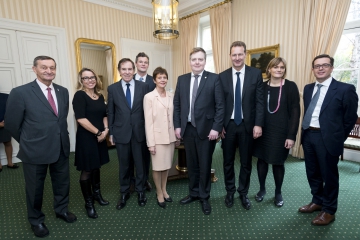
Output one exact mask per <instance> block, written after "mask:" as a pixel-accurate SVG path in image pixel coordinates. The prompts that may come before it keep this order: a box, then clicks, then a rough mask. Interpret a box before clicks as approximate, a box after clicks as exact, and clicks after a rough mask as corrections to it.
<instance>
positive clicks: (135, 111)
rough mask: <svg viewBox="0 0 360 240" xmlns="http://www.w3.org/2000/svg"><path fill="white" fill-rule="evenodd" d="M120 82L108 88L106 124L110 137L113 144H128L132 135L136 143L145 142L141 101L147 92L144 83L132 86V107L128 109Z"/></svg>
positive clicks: (136, 83) (137, 82)
mask: <svg viewBox="0 0 360 240" xmlns="http://www.w3.org/2000/svg"><path fill="white" fill-rule="evenodd" d="M121 81H123V80H120V81H119V82H116V83H114V84H112V85H110V86H109V87H108V122H109V130H110V135H112V136H113V139H114V142H115V143H122V144H126V143H129V142H130V139H131V137H132V134H134V137H135V139H136V140H137V141H138V142H142V141H145V140H146V138H145V119H144V110H143V99H144V96H145V94H147V93H148V92H149V86H148V85H147V84H146V83H143V82H140V81H136V80H134V82H135V85H134V95H133V98H134V99H133V106H132V108H131V109H130V107H129V106H128V104H126V98H125V94H124V91H123V88H122V86H121Z"/></svg>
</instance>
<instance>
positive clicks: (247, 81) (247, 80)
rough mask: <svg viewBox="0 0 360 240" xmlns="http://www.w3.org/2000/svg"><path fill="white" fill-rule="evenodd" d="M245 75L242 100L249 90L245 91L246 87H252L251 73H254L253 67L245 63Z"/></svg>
mask: <svg viewBox="0 0 360 240" xmlns="http://www.w3.org/2000/svg"><path fill="white" fill-rule="evenodd" d="M244 75H245V76H244V84H243V87H242V89H241V100H243V99H244V98H245V95H246V93H247V91H246V90H245V91H244V89H249V88H250V85H251V79H252V78H251V75H252V72H251V68H249V67H248V66H246V65H245V73H244ZM231 79H232V78H231ZM242 102H243V101H242Z"/></svg>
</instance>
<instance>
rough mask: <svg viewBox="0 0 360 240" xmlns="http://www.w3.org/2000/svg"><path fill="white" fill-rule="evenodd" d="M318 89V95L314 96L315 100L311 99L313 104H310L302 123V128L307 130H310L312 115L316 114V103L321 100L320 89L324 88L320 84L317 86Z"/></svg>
mask: <svg viewBox="0 0 360 240" xmlns="http://www.w3.org/2000/svg"><path fill="white" fill-rule="evenodd" d="M316 86H317V87H318V89H317V90H316V93H315V95H314V96H313V98H312V99H311V102H310V104H309V107H308V109H307V110H306V113H305V116H304V119H303V122H302V125H301V126H302V128H303V129H304V130H305V129H308V128H309V127H310V121H311V117H312V114H313V112H314V109H315V107H316V103H317V101H318V100H319V96H320V88H321V87H322V86H323V85H321V84H318V85H316Z"/></svg>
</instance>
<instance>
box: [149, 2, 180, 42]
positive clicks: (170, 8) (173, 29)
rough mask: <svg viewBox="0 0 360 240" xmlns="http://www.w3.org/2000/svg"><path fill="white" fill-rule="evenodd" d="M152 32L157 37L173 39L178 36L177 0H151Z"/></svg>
mask: <svg viewBox="0 0 360 240" xmlns="http://www.w3.org/2000/svg"><path fill="white" fill-rule="evenodd" d="M151 3H152V5H153V19H154V33H153V36H154V37H155V38H158V39H160V40H161V39H173V38H178V37H179V30H178V23H179V15H178V5H179V1H178V0H152V2H151Z"/></svg>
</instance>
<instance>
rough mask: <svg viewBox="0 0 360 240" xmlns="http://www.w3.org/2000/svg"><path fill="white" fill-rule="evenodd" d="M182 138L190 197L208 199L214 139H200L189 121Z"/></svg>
mask: <svg viewBox="0 0 360 240" xmlns="http://www.w3.org/2000/svg"><path fill="white" fill-rule="evenodd" d="M209 133H210V131H209ZM183 139H184V147H185V153H186V164H187V168H188V174H189V194H190V196H192V197H199V198H200V199H209V198H210V189H211V163H212V155H213V153H214V149H215V144H216V140H212V141H209V139H208V138H206V139H200V137H199V136H198V133H197V131H196V128H195V127H193V126H192V125H191V123H188V124H187V126H186V129H185V132H184V136H183Z"/></svg>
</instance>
